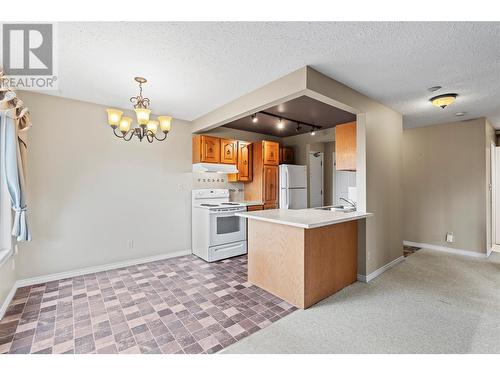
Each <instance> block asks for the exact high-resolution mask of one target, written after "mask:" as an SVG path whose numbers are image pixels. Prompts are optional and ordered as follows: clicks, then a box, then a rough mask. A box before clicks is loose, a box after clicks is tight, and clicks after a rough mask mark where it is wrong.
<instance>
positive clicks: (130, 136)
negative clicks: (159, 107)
mask: <svg viewBox="0 0 500 375" xmlns="http://www.w3.org/2000/svg"><path fill="white" fill-rule="evenodd" d="M127 135H128V136H129V137H128V138H127ZM133 137H134V131H128V132H127V133H126V134H125V135H124V136H123V139H124V140H125V141H126V142H129V141H130V140H131V139H132V138H133Z"/></svg>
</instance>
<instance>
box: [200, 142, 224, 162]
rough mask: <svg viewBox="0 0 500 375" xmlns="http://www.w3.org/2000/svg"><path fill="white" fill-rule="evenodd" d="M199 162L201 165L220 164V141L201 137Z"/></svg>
mask: <svg viewBox="0 0 500 375" xmlns="http://www.w3.org/2000/svg"><path fill="white" fill-rule="evenodd" d="M201 161H202V162H203V163H219V162H220V139H219V138H216V137H209V136H206V135H202V136H201Z"/></svg>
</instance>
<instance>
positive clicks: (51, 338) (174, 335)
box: [0, 255, 295, 354]
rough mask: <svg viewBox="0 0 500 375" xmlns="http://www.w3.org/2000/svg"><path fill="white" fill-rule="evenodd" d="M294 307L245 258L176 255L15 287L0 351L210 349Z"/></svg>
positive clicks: (0, 330) (0, 325)
mask: <svg viewBox="0 0 500 375" xmlns="http://www.w3.org/2000/svg"><path fill="white" fill-rule="evenodd" d="M294 310H295V307H293V306H291V305H290V304H288V303H286V302H284V301H283V300H281V299H279V298H277V297H275V296H273V295H272V294H270V293H268V292H266V291H264V290H262V289H260V288H258V287H256V286H253V285H251V284H250V283H248V282H247V259H246V256H242V257H237V258H232V259H226V260H224V261H221V262H216V263H206V262H204V261H203V260H201V259H198V258H197V257H195V256H191V255H190V256H183V257H177V258H172V259H167V260H162V261H156V262H151V263H145V264H141V265H135V266H131V267H125V268H119V269H115V270H111V271H107V272H99V273H94V274H89V275H85V276H79V277H73V278H68V279H64V280H58V281H53V282H48V283H45V284H39V285H33V286H28V287H22V288H19V289H18V290H17V292H16V294H15V296H14V298H13V300H12V302H11V304H10V305H9V308H8V309H7V312H6V314H5V317H4V318H3V319H2V320H1V321H0V353H77V354H79V353H192V354H194V353H215V352H217V351H219V350H221V349H222V348H224V347H227V346H229V345H231V344H232V343H234V342H236V341H238V340H241V339H242V338H244V337H246V336H248V335H250V334H251V333H253V332H256V331H258V330H260V329H262V328H264V327H266V326H268V325H270V324H271V323H272V322H275V321H277V320H278V319H280V318H282V317H284V316H285V315H288V314H289V313H291V312H292V311H294Z"/></svg>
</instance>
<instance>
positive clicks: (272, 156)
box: [262, 141, 280, 165]
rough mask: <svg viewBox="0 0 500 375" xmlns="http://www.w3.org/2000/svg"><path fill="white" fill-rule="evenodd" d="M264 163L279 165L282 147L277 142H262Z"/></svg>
mask: <svg viewBox="0 0 500 375" xmlns="http://www.w3.org/2000/svg"><path fill="white" fill-rule="evenodd" d="M262 148H263V150H262V153H263V158H262V159H263V162H264V164H267V165H278V164H279V162H280V145H279V143H277V142H271V141H262Z"/></svg>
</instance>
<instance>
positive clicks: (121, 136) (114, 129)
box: [113, 127, 125, 138]
mask: <svg viewBox="0 0 500 375" xmlns="http://www.w3.org/2000/svg"><path fill="white" fill-rule="evenodd" d="M116 129H117V128H116V127H114V128H113V134H114V135H115V136H117V137H118V138H125V135H124V134H118V133H117V132H116Z"/></svg>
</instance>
